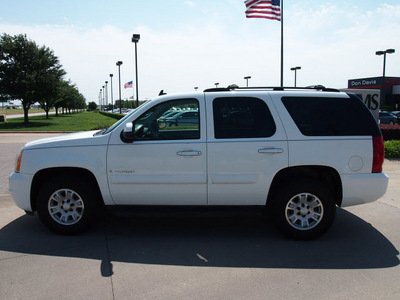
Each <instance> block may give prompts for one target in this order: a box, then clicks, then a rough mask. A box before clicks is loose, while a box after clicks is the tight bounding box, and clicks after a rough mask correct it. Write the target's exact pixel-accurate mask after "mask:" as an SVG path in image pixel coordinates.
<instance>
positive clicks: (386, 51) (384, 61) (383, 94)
mask: <svg viewBox="0 0 400 300" xmlns="http://www.w3.org/2000/svg"><path fill="white" fill-rule="evenodd" d="M394 52H395V50H394V49H386V50H384V51H376V52H375V54H376V55H378V56H380V55H383V75H382V89H381V101H382V99H383V102H384V103H385V102H386V94H385V92H386V90H385V73H386V53H387V54H392V53H394Z"/></svg>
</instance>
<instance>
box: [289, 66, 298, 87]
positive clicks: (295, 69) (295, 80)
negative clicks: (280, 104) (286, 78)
mask: <svg viewBox="0 0 400 300" xmlns="http://www.w3.org/2000/svg"><path fill="white" fill-rule="evenodd" d="M290 70H291V71H294V87H296V85H297V70H301V67H293V68H290Z"/></svg>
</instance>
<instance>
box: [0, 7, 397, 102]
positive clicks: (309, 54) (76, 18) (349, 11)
mask: <svg viewBox="0 0 400 300" xmlns="http://www.w3.org/2000/svg"><path fill="white" fill-rule="evenodd" d="M2 3H4V4H2ZM0 5H1V10H0V32H1V33H8V34H19V33H25V34H27V36H28V38H30V39H32V40H34V41H36V43H38V44H39V45H46V46H48V47H50V48H51V49H53V50H54V53H55V55H57V56H58V57H59V59H60V62H61V64H62V65H63V66H64V68H65V70H66V71H67V76H66V78H68V79H71V81H73V82H75V83H76V84H77V86H78V88H79V90H80V91H81V92H82V93H83V94H84V96H85V97H86V99H87V101H96V102H97V101H98V95H99V90H100V88H102V86H103V85H104V84H105V81H106V80H107V81H110V77H109V74H110V73H113V74H114V77H113V78H114V81H113V83H114V99H116V97H117V88H116V86H117V67H116V66H115V62H116V61H118V60H122V61H123V65H122V66H121V81H122V84H123V83H125V82H127V81H130V80H132V79H133V78H134V46H133V44H132V43H131V42H130V40H131V36H132V34H133V33H139V34H140V35H141V39H140V41H139V44H138V60H139V63H138V67H139V97H140V98H141V99H144V98H153V97H155V96H156V95H157V94H158V92H159V91H160V90H161V89H164V90H166V91H167V92H168V93H177V92H187V91H193V90H194V89H193V88H194V87H195V86H198V87H199V89H200V90H202V89H205V88H208V87H212V86H213V85H214V83H215V82H219V83H220V86H227V85H229V84H231V83H236V84H239V85H244V84H245V80H244V79H243V77H244V76H247V75H250V76H252V78H251V79H250V81H249V84H250V85H254V86H271V85H279V83H280V82H279V78H280V77H279V72H280V71H279V68H280V61H279V60H280V57H279V55H280V54H279V52H280V23H279V22H278V21H271V20H265V19H246V18H245V14H244V11H245V6H244V1H243V0H214V1H211V0H202V1H200V0H198V1H196V0H192V1H183V0H168V1H165V0H164V1H159V0H153V1H135V0H131V1H126V0H114V1H103V0H100V1H99V0H97V1H88V0H86V1H82V0H80V1H77V0H70V1H64V0H59V1H54V0H53V1H48V0H36V1H24V0H22V1H21V0H19V1H4V0H0ZM284 18H285V19H284V26H285V27H284V28H285V31H284V32H285V56H284V85H286V86H290V85H293V78H294V74H293V72H291V71H290V67H293V66H301V67H302V69H301V70H300V71H298V73H297V74H298V76H297V83H298V85H301V86H306V85H312V84H323V85H326V86H330V87H336V88H343V87H346V85H347V80H348V79H353V78H361V77H373V76H381V74H382V65H383V60H382V57H377V56H376V55H375V51H377V50H385V49H387V48H394V49H396V53H395V54H391V55H388V57H387V67H386V75H387V76H400V38H399V36H400V3H399V1H398V0H392V1H389V0H383V1H370V0H367V1H361V0H360V1H340V0H337V1H307V0H304V1H294V0H285V1H284ZM109 90H110V89H109ZM132 94H133V90H132V89H126V90H125V89H123V91H122V95H123V98H125V97H129V96H130V95H132ZM109 97H110V96H109Z"/></svg>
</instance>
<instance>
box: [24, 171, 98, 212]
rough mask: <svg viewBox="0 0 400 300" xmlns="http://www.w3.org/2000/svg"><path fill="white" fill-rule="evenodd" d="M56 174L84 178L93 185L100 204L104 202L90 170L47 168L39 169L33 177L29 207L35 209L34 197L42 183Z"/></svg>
mask: <svg viewBox="0 0 400 300" xmlns="http://www.w3.org/2000/svg"><path fill="white" fill-rule="evenodd" d="M57 176H64V177H65V176H70V177H74V178H80V179H81V180H86V181H87V184H89V185H90V186H91V187H93V189H94V191H95V192H97V193H98V199H100V202H101V204H102V205H103V204H104V201H103V198H102V195H101V192H100V188H99V185H98V183H97V180H96V177H95V176H94V175H93V173H92V172H90V171H88V170H86V169H82V168H68V167H62V168H49V169H44V170H40V171H39V172H37V173H36V174H35V176H34V177H33V181H32V188H31V207H32V209H33V211H36V198H37V195H38V193H39V190H40V188H41V187H42V185H43V184H44V183H45V182H46V180H48V179H49V178H55V177H57Z"/></svg>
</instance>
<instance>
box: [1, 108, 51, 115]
mask: <svg viewBox="0 0 400 300" xmlns="http://www.w3.org/2000/svg"><path fill="white" fill-rule="evenodd" d="M55 111H56V110H55V109H50V112H55ZM44 112H45V111H44V110H43V109H41V108H31V109H30V110H29V113H30V114H31V113H44ZM0 114H2V115H7V116H10V115H23V114H24V110H23V109H1V108H0Z"/></svg>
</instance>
